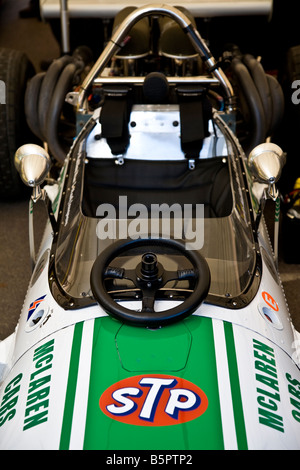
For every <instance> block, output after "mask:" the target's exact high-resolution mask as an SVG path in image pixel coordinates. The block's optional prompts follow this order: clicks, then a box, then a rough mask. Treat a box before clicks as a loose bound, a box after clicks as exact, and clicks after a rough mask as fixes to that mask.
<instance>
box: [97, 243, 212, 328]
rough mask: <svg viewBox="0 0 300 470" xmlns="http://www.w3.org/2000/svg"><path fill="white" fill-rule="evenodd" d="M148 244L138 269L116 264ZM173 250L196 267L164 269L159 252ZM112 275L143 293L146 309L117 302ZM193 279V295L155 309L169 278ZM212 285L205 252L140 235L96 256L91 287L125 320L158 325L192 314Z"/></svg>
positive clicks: (113, 313)
mask: <svg viewBox="0 0 300 470" xmlns="http://www.w3.org/2000/svg"><path fill="white" fill-rule="evenodd" d="M143 247H145V251H144V250H143V251H144V252H143V254H142V258H141V261H140V262H139V263H138V265H137V266H136V268H135V269H125V268H119V267H113V265H110V263H111V261H113V260H114V259H117V258H118V257H120V256H121V255H124V254H125V253H126V252H128V251H129V250H131V249H136V248H137V249H139V250H140V249H141V248H143ZM162 249H165V251H169V250H170V249H171V250H172V253H174V252H175V254H177V255H178V254H179V255H181V256H184V257H185V258H187V259H188V260H189V261H190V264H191V265H192V268H187V269H183V270H177V271H175V270H174V271H169V270H166V269H164V267H163V266H162V264H161V263H160V262H159V261H158V259H157V254H156V252H157V251H159V252H161V251H162ZM108 279H128V280H130V281H132V283H133V284H134V285H135V287H136V288H137V289H139V290H140V291H141V293H142V309H141V310H140V311H136V310H131V309H128V308H126V307H123V306H122V305H120V304H119V303H117V302H116V301H115V300H114V299H113V298H112V296H111V295H110V294H109V293H108V290H107V287H106V285H105V284H106V281H107V280H108ZM186 279H187V280H189V281H190V284H191V285H192V289H191V293H190V295H189V296H188V297H187V298H186V299H185V300H184V301H183V302H182V303H181V304H180V305H177V306H175V307H173V308H170V309H168V310H164V311H157V312H156V311H155V310H154V303H155V299H156V295H157V292H158V291H159V289H161V288H162V287H164V286H165V284H166V283H167V282H169V281H171V280H172V281H181V280H186ZM209 287H210V271H209V267H208V264H207V262H206V260H205V258H203V256H202V255H201V254H200V253H199V252H197V251H193V250H187V249H186V247H185V244H184V243H183V242H181V241H178V240H174V239H161V238H160V239H151V238H150V239H136V240H126V241H125V242H124V241H123V240H122V241H118V242H116V243H113V244H112V245H110V246H109V247H108V248H106V249H105V250H104V251H103V252H102V253H101V254H100V255H99V256H98V257H97V259H96V260H95V262H94V265H93V268H92V271H91V288H92V292H93V295H94V298H95V299H96V300H97V302H98V303H99V304H100V305H101V306H102V307H103V308H104V310H105V311H106V312H107V313H108V314H109V315H111V316H112V317H114V318H117V319H119V320H121V321H123V322H124V323H129V324H133V325H136V326H148V327H158V326H163V325H166V324H170V323H174V322H176V321H179V320H181V319H183V318H185V317H187V316H188V315H191V314H192V313H193V312H194V311H195V310H196V309H197V308H198V307H199V305H200V304H201V303H202V302H203V300H204V299H205V297H206V296H207V294H208V290H209Z"/></svg>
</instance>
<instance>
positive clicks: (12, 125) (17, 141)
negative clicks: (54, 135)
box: [0, 48, 35, 200]
mask: <svg viewBox="0 0 300 470" xmlns="http://www.w3.org/2000/svg"><path fill="white" fill-rule="evenodd" d="M34 73H35V71H34V68H33V66H32V64H31V62H30V61H29V59H28V58H27V56H26V54H24V53H23V52H20V51H16V50H13V49H6V48H0V80H2V81H3V82H4V84H5V90H6V93H5V95H6V96H5V103H3V104H0V199H2V200H9V199H16V198H19V197H21V196H22V195H23V194H25V193H26V187H25V186H24V184H23V183H22V182H21V180H20V178H19V175H18V173H17V171H16V169H15V166H14V154H15V151H16V150H17V148H18V147H19V146H21V145H23V144H24V143H26V142H28V141H29V140H32V134H31V132H30V131H29V128H28V126H27V123H26V118H25V111H24V96H25V89H26V86H27V82H28V80H29V79H30V78H31V77H32V76H33V75H34Z"/></svg>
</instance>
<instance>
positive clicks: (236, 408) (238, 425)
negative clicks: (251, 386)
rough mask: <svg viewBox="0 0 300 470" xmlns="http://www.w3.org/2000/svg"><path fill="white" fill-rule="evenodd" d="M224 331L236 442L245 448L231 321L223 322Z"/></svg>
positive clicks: (244, 432)
mask: <svg viewBox="0 0 300 470" xmlns="http://www.w3.org/2000/svg"><path fill="white" fill-rule="evenodd" d="M224 331H225V339H226V348H227V358H228V367H229V377H230V385H231V393H232V402H233V413H234V421H235V429H236V437H237V444H238V449H239V450H247V449H248V444H247V434H246V428H245V419H244V412H243V404H242V396H241V389H240V382H239V373H238V365H237V359H236V350H235V344H234V336H233V328H232V324H231V323H227V322H224Z"/></svg>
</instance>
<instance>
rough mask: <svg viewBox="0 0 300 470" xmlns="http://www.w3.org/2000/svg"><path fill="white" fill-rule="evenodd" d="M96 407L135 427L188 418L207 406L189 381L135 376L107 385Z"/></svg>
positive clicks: (199, 392)
mask: <svg viewBox="0 0 300 470" xmlns="http://www.w3.org/2000/svg"><path fill="white" fill-rule="evenodd" d="M99 406H100V408H101V410H102V411H103V413H104V414H106V415H107V416H109V417H110V418H112V419H115V420H117V421H121V422H123V423H127V424H135V425H137V426H170V425H172V424H179V423H183V422H187V421H191V420H193V419H195V418H198V416H200V415H202V414H203V413H204V412H205V411H206V409H207V406H208V399H207V396H206V395H205V393H204V392H203V391H202V390H201V389H200V388H199V387H197V386H196V385H195V384H193V383H192V382H189V381H188V380H185V379H182V378H179V377H173V376H169V375H161V374H153V375H137V376H135V377H129V378H127V379H124V380H121V381H120V382H117V383H115V384H113V385H111V386H110V387H109V388H107V389H106V390H105V391H104V392H103V394H102V395H101V397H100V400H99Z"/></svg>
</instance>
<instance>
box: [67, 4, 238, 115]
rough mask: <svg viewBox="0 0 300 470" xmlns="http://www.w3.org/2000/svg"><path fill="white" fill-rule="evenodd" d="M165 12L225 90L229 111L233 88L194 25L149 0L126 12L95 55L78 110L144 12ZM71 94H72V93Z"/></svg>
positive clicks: (164, 6) (84, 103)
mask: <svg viewBox="0 0 300 470" xmlns="http://www.w3.org/2000/svg"><path fill="white" fill-rule="evenodd" d="M156 15H158V16H161V15H162V16H169V17H170V18H172V19H173V20H174V21H176V22H177V23H178V24H179V25H180V26H181V28H182V29H183V30H184V31H185V33H186V34H187V35H188V36H189V38H190V41H191V43H192V44H193V46H194V48H195V50H196V52H197V53H198V54H199V55H200V57H201V58H202V60H203V62H204V63H205V64H206V66H207V68H208V71H210V72H211V73H212V74H213V76H214V77H215V78H216V79H217V80H218V82H219V83H220V85H221V86H222V88H223V89H224V92H225V101H226V102H225V109H226V111H227V112H231V111H232V109H233V89H232V86H231V84H230V82H229V80H228V79H227V77H226V75H225V74H224V72H223V71H222V70H221V69H220V68H219V67H217V63H216V60H215V59H214V57H213V56H212V54H211V52H210V50H209V49H208V47H207V45H206V44H205V41H204V40H203V39H202V37H201V36H200V34H199V32H198V31H197V30H196V28H195V27H194V26H193V25H192V24H191V21H190V20H189V18H187V16H186V15H185V14H184V13H182V12H181V11H180V10H178V9H177V8H175V7H172V6H169V5H163V4H150V5H146V6H144V7H141V8H137V9H136V10H134V11H133V12H132V13H130V14H129V15H128V16H127V17H126V18H125V19H124V20H123V22H122V23H121V24H120V25H119V27H118V28H117V29H116V31H115V32H114V33H113V35H112V37H111V39H110V41H109V42H108V44H107V46H106V47H105V49H104V50H103V52H102V54H101V55H100V56H99V58H98V60H97V61H96V63H95V64H94V66H93V67H92V69H91V70H90V72H89V73H88V75H87V76H86V78H85V80H84V81H83V83H82V86H81V89H80V91H79V93H78V97H77V108H78V112H79V113H82V114H84V113H86V112H87V110H86V102H85V101H86V95H87V92H88V89H89V88H90V86H91V85H92V83H93V81H94V80H95V78H96V77H97V76H99V75H101V73H102V72H103V70H104V68H105V67H106V65H107V64H108V62H109V61H110V60H111V59H112V57H113V56H114V55H115V54H116V52H117V51H119V50H120V49H121V48H122V45H123V42H124V41H125V39H126V38H127V36H128V33H129V31H130V30H131V28H132V27H133V26H134V25H135V24H136V23H137V22H138V21H139V20H141V19H142V18H144V17H146V16H156ZM73 97H74V94H73Z"/></svg>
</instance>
